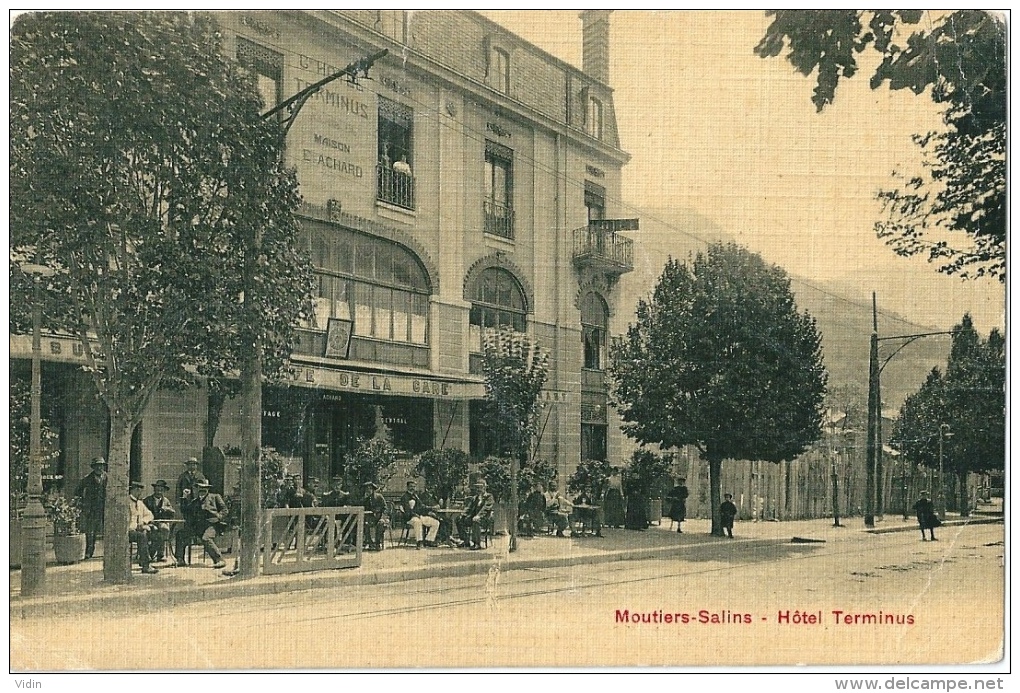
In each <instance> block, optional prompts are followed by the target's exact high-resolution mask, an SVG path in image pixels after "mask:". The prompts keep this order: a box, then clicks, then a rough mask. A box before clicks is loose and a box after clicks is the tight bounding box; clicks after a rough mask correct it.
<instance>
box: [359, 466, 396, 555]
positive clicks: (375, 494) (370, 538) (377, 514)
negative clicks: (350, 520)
mask: <svg viewBox="0 0 1020 693" xmlns="http://www.w3.org/2000/svg"><path fill="white" fill-rule="evenodd" d="M361 507H363V508H364V509H365V510H366V511H368V512H371V513H372V514H371V515H366V516H365V546H366V548H368V549H370V550H372V551H382V549H383V539H384V538H385V536H386V529H387V528H388V527H389V526H390V520H389V518H388V517H386V499H385V498H383V494H381V493H379V487H378V486H377V485H376V484H375V483H374V482H372V481H366V482H365V495H364V497H363V498H362V499H361Z"/></svg>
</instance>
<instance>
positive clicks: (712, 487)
mask: <svg viewBox="0 0 1020 693" xmlns="http://www.w3.org/2000/svg"><path fill="white" fill-rule="evenodd" d="M721 485H722V460H721V459H719V458H717V457H709V458H708V488H709V491H708V502H709V503H710V504H711V506H712V535H713V536H716V537H721V536H723V528H722V515H720V514H719V506H720V505H721V504H722V496H721V494H720V487H721Z"/></svg>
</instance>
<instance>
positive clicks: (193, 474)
mask: <svg viewBox="0 0 1020 693" xmlns="http://www.w3.org/2000/svg"><path fill="white" fill-rule="evenodd" d="M184 466H185V469H184V471H183V472H182V473H181V475H180V476H179V477H178V478H177V502H179V503H181V508H182V509H183V508H184V503H183V502H182V500H183V499H184V498H188V499H190V498H191V496H192V494H193V493H194V487H195V484H197V483H198V482H199V481H208V479H206V478H205V474H203V473H202V472H200V471H199V469H198V458H195V457H189V458H188V459H187V461H186V462H185V463H184Z"/></svg>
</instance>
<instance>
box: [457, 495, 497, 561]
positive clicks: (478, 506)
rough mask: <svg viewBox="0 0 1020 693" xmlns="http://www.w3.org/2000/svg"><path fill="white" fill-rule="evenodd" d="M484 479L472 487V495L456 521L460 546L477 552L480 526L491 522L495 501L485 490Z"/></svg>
mask: <svg viewBox="0 0 1020 693" xmlns="http://www.w3.org/2000/svg"><path fill="white" fill-rule="evenodd" d="M486 486H487V484H486V483H485V479H478V481H476V482H475V483H474V484H473V485H472V487H471V488H472V491H473V494H472V496H471V498H469V499H468V502H467V504H466V505H465V506H464V512H463V513H461V514H460V515H459V516H458V517H457V520H456V525H457V533H458V534H459V535H460V540H461V542H463V543H462V544H461V546H466V547H467V548H469V549H472V550H474V551H477V550H479V549H481V548H482V524H483V523H486V522H489V521H491V519H492V508H493V506H495V505H496V499H495V498H493V497H492V494H491V493H489V492H488V490H486Z"/></svg>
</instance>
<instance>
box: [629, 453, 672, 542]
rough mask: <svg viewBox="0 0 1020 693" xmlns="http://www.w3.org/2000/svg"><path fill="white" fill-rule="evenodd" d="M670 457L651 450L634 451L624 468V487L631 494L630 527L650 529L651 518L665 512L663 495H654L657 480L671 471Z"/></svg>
mask: <svg viewBox="0 0 1020 693" xmlns="http://www.w3.org/2000/svg"><path fill="white" fill-rule="evenodd" d="M670 462H671V460H670V458H664V457H660V456H659V455H656V454H655V453H654V452H652V451H651V450H645V449H643V448H642V449H638V450H635V451H634V455H633V456H632V458H631V462H630V465H629V466H628V467H627V469H626V470H625V472H624V479H623V491H624V494H625V495H626V497H627V529H647V528H648V524H649V522H651V521H652V519H653V518H654V519H655V521H657V520H658V518H659V517H661V515H662V499H661V498H652V495H653V492H654V489H655V484H656V482H657V481H658V480H659V479H661V478H662V477H664V476H666V475H668V474H669V471H670V468H671V464H670Z"/></svg>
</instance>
